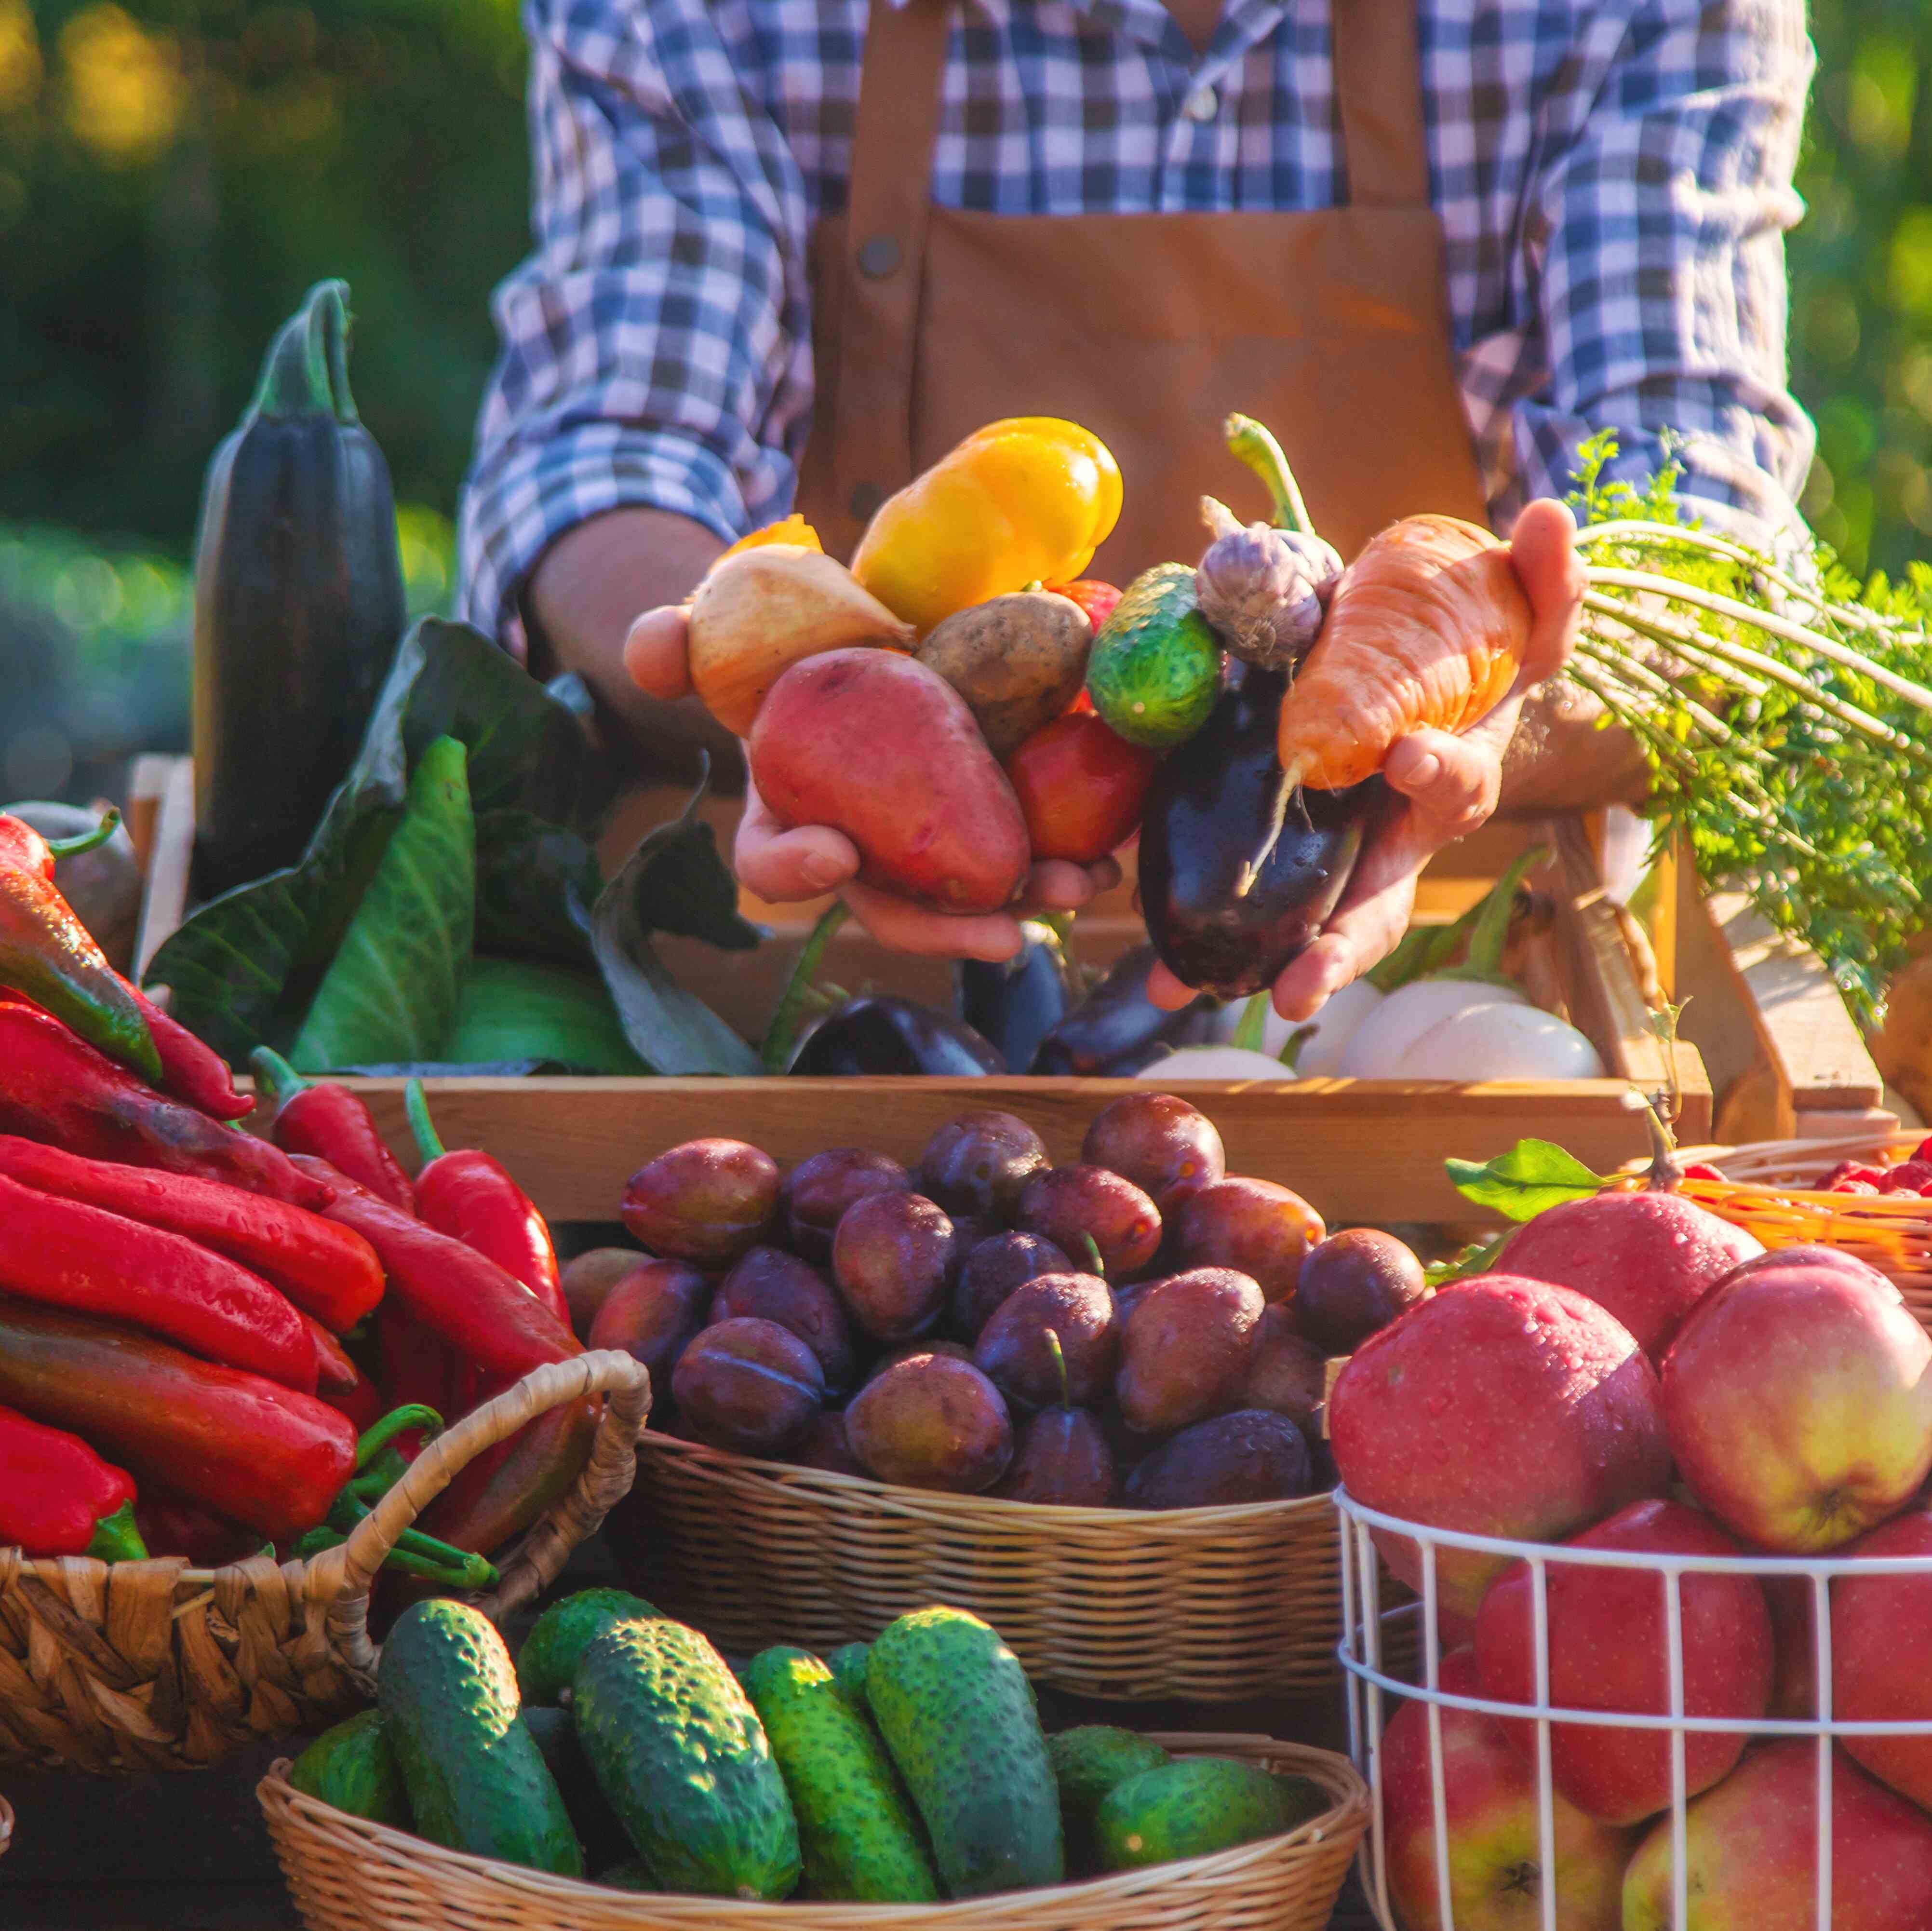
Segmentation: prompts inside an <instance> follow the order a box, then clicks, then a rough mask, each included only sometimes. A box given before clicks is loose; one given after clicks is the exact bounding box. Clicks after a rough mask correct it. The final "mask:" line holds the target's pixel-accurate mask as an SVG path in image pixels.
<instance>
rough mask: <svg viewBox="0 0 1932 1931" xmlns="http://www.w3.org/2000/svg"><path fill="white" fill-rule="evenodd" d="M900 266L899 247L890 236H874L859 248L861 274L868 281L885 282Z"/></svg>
mask: <svg viewBox="0 0 1932 1931" xmlns="http://www.w3.org/2000/svg"><path fill="white" fill-rule="evenodd" d="M898 265H899V245H898V242H895V241H894V240H893V239H892V236H889V235H874V236H872V237H871V239H870V240H868V241H866V242H861V243H860V244H859V273H860V274H861V275H863V276H865V278H866V279H867V280H868V281H884V279H885V278H886V276H887V275H890V274H891V273H892V271H893V270H894V269H896V268H897V267H898Z"/></svg>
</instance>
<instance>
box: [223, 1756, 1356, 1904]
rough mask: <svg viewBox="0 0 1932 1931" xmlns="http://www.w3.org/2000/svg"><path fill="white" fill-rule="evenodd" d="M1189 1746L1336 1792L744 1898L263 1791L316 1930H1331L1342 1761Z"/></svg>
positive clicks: (1344, 1832)
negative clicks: (1179, 1847)
mask: <svg viewBox="0 0 1932 1931" xmlns="http://www.w3.org/2000/svg"><path fill="white" fill-rule="evenodd" d="M1154 1740H1155V1741H1156V1742H1157V1743H1163V1744H1165V1745H1166V1746H1167V1748H1168V1749H1170V1750H1172V1751H1174V1752H1175V1753H1176V1754H1177V1755H1183V1756H1189V1755H1192V1756H1204V1755H1214V1756H1239V1757H1244V1758H1247V1759H1249V1760H1250V1761H1252V1762H1255V1763H1259V1764H1265V1766H1266V1767H1268V1768H1269V1769H1271V1770H1287V1771H1289V1772H1291V1773H1293V1774H1295V1775H1297V1776H1305V1777H1308V1778H1310V1779H1313V1781H1314V1782H1316V1783H1318V1784H1319V1785H1321V1786H1322V1788H1323V1789H1324V1790H1325V1791H1328V1794H1329V1795H1330V1796H1331V1797H1332V1798H1333V1800H1334V1802H1333V1803H1332V1805H1331V1807H1330V1808H1329V1809H1327V1810H1325V1811H1324V1812H1322V1815H1320V1816H1319V1817H1317V1818H1313V1819H1312V1820H1311V1821H1309V1822H1308V1823H1306V1824H1303V1825H1302V1826H1301V1828H1300V1829H1299V1830H1294V1831H1291V1832H1289V1833H1287V1834H1286V1836H1279V1837H1268V1838H1265V1839H1262V1841H1261V1842H1259V1843H1254V1844H1244V1845H1241V1846H1240V1847H1239V1848H1237V1849H1235V1850H1232V1851H1219V1852H1217V1854H1215V1855H1214V1856H1213V1857H1191V1858H1189V1859H1188V1860H1186V1861H1185V1862H1184V1863H1172V1864H1157V1865H1155V1866H1152V1867H1151V1868H1150V1869H1146V1870H1139V1871H1127V1872H1121V1873H1119V1874H1118V1875H1115V1876H1112V1877H1106V1878H1096V1879H1094V1881H1091V1882H1090V1883H1085V1884H1058V1885H1055V1887H1052V1889H1050V1890H1031V1891H1027V1890H1022V1891H1007V1892H1004V1893H1001V1895H999V1896H995V1897H982V1898H972V1899H966V1900H965V1901H962V1902H959V1903H956V1904H871V1905H851V1904H745V1903H740V1902H737V1901H736V1900H735V1899H728V1898H721V1897H689V1896H657V1895H654V1894H646V1895H640V1894H639V1893H635V1892H632V1891H623V1890H607V1889H605V1888H604V1887H602V1886H601V1885H598V1884H577V1883H573V1882H571V1881H570V1880H568V1878H553V1877H547V1876H544V1875H541V1873H539V1872H535V1871H529V1870H524V1869H520V1867H519V1866H516V1865H514V1864H502V1863H494V1862H493V1861H492V1860H490V1859H488V1858H485V1857H466V1856H465V1855H463V1854H462V1853H461V1852H460V1851H446V1850H444V1849H443V1848H441V1847H440V1845H435V1844H431V1843H428V1842H425V1841H424V1839H422V1838H420V1837H413V1836H409V1835H407V1833H404V1832H403V1831H401V1830H389V1829H386V1827H383V1825H381V1824H368V1823H365V1822H364V1821H362V1818H359V1817H351V1816H350V1815H347V1813H346V1812H342V1811H340V1810H336V1809H332V1808H331V1807H330V1806H329V1805H327V1804H326V1803H318V1802H317V1800H315V1799H314V1797H305V1796H302V1794H299V1792H298V1791H295V1790H293V1789H292V1788H290V1785H289V1782H288V1778H287V1770H288V1765H287V1763H285V1762H284V1763H278V1764H276V1765H275V1767H273V1768H272V1770H270V1771H269V1774H268V1775H267V1776H266V1777H264V1778H263V1779H262V1782H261V1784H260V1787H259V1790H258V1794H259V1795H260V1797H261V1800H262V1808H263V1811H264V1812H266V1814H267V1817H268V1820H269V1836H270V1837H272V1839H274V1840H275V1854H276V1855H277V1856H278V1857H280V1858H281V1863H282V1869H283V1872H284V1875H286V1876H287V1878H288V1881H289V1889H290V1891H291V1892H292V1893H293V1894H294V1896H295V1901H296V1909H297V1910H298V1911H300V1912H301V1914H302V1921H303V1922H304V1923H305V1924H307V1925H308V1927H309V1931H425V1927H431V1926H433V1927H434V1931H853V1927H856V1926H862V1927H864V1931H1262V1927H1265V1931H1322V1927H1323V1926H1325V1925H1326V1924H1327V1923H1328V1919H1329V1916H1330V1914H1331V1912H1332V1911H1334V1908H1335V1899H1336V1898H1337V1896H1338V1895H1339V1894H1340V1891H1341V1888H1342V1884H1343V1880H1344V1878H1346V1876H1347V1875H1348V1870H1349V1860H1350V1859H1352V1857H1354V1856H1355V1851H1356V1848H1357V1846H1358V1845H1359V1844H1360V1843H1361V1839H1362V1833H1363V1832H1364V1830H1366V1829H1367V1827H1368V1821H1369V1799H1368V1790H1367V1786H1366V1785H1364V1783H1363V1782H1362V1779H1361V1776H1359V1775H1358V1773H1356V1771H1355V1769H1354V1767H1353V1766H1352V1765H1351V1764H1349V1761H1348V1759H1347V1758H1345V1757H1340V1756H1337V1755H1334V1753H1333V1752H1330V1751H1328V1750H1315V1749H1307V1747H1305V1746H1303V1745H1301V1744H1299V1743H1277V1742H1275V1741H1274V1740H1273V1739H1272V1738H1270V1737H1248V1736H1229V1737H1217V1736H1163V1737H1156V1738H1155V1739H1154Z"/></svg>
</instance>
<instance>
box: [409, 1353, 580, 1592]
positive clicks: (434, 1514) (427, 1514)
mask: <svg viewBox="0 0 1932 1931" xmlns="http://www.w3.org/2000/svg"><path fill="white" fill-rule="evenodd" d="M505 1386H508V1383H502V1382H493V1383H485V1385H484V1389H483V1391H482V1392H483V1393H484V1396H485V1398H487V1397H489V1396H490V1395H497V1394H500V1393H501V1392H502V1390H503V1389H504V1388H505ZM603 1407H604V1404H603V1402H602V1401H601V1399H600V1398H598V1397H596V1396H594V1395H593V1396H591V1397H589V1398H586V1400H583V1401H571V1402H568V1403H566V1404H565V1405H564V1406H563V1407H560V1408H552V1409H550V1410H547V1412H546V1413H543V1414H541V1415H539V1416H538V1417H537V1418H536V1419H535V1421H533V1422H531V1423H529V1425H528V1426H527V1427H525V1428H520V1429H518V1430H517V1432H516V1434H514V1435H512V1436H511V1437H510V1439H509V1440H508V1441H506V1442H502V1443H499V1444H498V1445H497V1446H496V1447H495V1448H493V1449H488V1450H487V1451H486V1452H484V1453H483V1454H481V1455H478V1457H477V1458H476V1459H475V1461H472V1463H471V1464H469V1467H467V1468H466V1469H464V1470H462V1472H461V1473H460V1474H458V1476H457V1478H456V1479H455V1481H454V1482H452V1483H451V1484H450V1485H449V1487H448V1488H446V1489H445V1490H444V1491H443V1493H442V1494H440V1495H439V1496H438V1497H437V1498H436V1500H434V1502H432V1503H431V1504H430V1506H428V1509H425V1511H424V1512H423V1515H422V1522H421V1523H420V1524H419V1526H420V1527H421V1528H422V1530H423V1531H424V1533H425V1534H428V1535H431V1536H435V1537H437V1539H438V1540H439V1541H442V1542H449V1543H451V1544H452V1545H454V1546H455V1547H456V1548H460V1549H471V1550H474V1551H475V1553H476V1554H478V1555H488V1554H490V1553H491V1551H493V1550H496V1549H500V1548H502V1546H503V1545H504V1544H505V1542H508V1541H509V1540H510V1539H511V1537H512V1536H520V1535H521V1534H522V1533H523V1531H524V1530H526V1529H527V1528H528V1527H530V1525H531V1524H532V1523H533V1522H535V1521H536V1519H537V1518H538V1516H540V1515H541V1514H542V1513H543V1512H544V1510H545V1509H548V1508H550V1506H552V1505H553V1503H556V1502H557V1501H559V1500H561V1498H562V1497H563V1496H564V1495H565V1494H567V1493H568V1491H569V1488H570V1485H571V1483H572V1482H574V1481H575V1480H576V1479H577V1476H579V1475H580V1474H581V1473H583V1467H584V1464H585V1463H586V1462H587V1461H589V1459H590V1448H591V1444H592V1442H593V1441H594V1440H595V1438H596V1434H597V1424H598V1420H599V1419H600V1418H601V1415H602V1413H603Z"/></svg>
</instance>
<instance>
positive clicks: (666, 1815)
mask: <svg viewBox="0 0 1932 1931" xmlns="http://www.w3.org/2000/svg"><path fill="white" fill-rule="evenodd" d="M571 1710H572V1712H573V1713H574V1716H575V1717H576V1719H577V1738H578V1740H579V1741H580V1743H582V1744H583V1752H584V1755H586V1756H587V1757H588V1758H589V1759H590V1767H591V1768H592V1770H594V1771H595V1773H596V1776H597V1782H598V1785H599V1786H600V1787H601V1789H602V1791H603V1792H604V1797H605V1799H606V1800H607V1801H608V1803H609V1804H610V1808H611V1809H613V1810H614V1811H615V1812H616V1813H617V1819H618V1821H619V1823H621V1824H622V1825H623V1827H624V1830H625V1835H626V1836H628V1837H629V1839H630V1840H631V1846H632V1848H634V1850H635V1851H637V1854H638V1856H639V1857H641V1858H642V1859H643V1861H644V1865H645V1867H646V1869H648V1870H649V1872H650V1873H651V1875H652V1878H655V1880H656V1881H657V1882H658V1884H659V1885H660V1886H661V1887H662V1888H663V1889H664V1890H674V1891H690V1892H695V1893H697V1894H699V1895H700V1896H709V1897H738V1898H743V1899H746V1900H747V1901H748V1902H749V1901H756V1900H764V1901H766V1902H775V1901H776V1900H777V1899H780V1898H782V1897H785V1896H789V1895H790V1893H791V1891H792V1890H793V1887H795V1886H796V1884H797V1882H798V1879H799V1867H800V1859H799V1842H798V1821H797V1818H796V1817H795V1816H794V1815H793V1811H792V1806H791V1799H790V1797H789V1796H788V1795H787V1794H786V1791H785V1786H784V1778H783V1776H781V1775H780V1773H779V1771H778V1765H777V1764H775V1763H774V1762H773V1761H772V1752H771V1746H770V1744H769V1743H768V1742H767V1741H766V1737H765V1731H764V1726H763V1724H761V1723H760V1722H759V1721H758V1716H757V1711H756V1710H754V1709H753V1708H752V1707H751V1704H750V1703H749V1702H748V1701H746V1699H745V1692H744V1691H743V1690H742V1689H740V1688H739V1685H738V1682H737V1679H736V1677H733V1675H732V1674H731V1672H730V1670H729V1669H727V1668H726V1667H725V1664H724V1658H723V1657H722V1656H720V1655H719V1654H718V1652H717V1651H716V1650H715V1649H713V1648H712V1647H711V1645H710V1644H709V1643H708V1642H706V1641H705V1639H704V1638H703V1637H702V1636H700V1635H699V1634H698V1633H697V1631H696V1630H695V1629H686V1628H685V1626H684V1625H683V1624H682V1623H673V1622H669V1621H667V1620H664V1619H663V1618H661V1617H659V1618H655V1619H652V1620H644V1621H633V1622H621V1623H612V1624H611V1625H610V1627H609V1628H607V1629H604V1630H603V1631H602V1632H601V1633H600V1634H598V1635H595V1636H594V1637H592V1638H591V1640H590V1641H589V1644H586V1647H585V1648H584V1651H583V1656H581V1657H580V1659H578V1662H577V1671H576V1674H575V1675H574V1677H572V1679H571Z"/></svg>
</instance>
